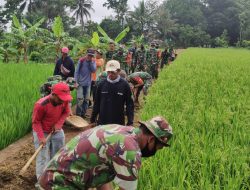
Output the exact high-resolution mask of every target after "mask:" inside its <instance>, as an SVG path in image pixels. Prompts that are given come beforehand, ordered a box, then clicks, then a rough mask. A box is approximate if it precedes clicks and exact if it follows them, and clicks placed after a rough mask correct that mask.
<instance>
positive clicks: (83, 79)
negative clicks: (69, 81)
mask: <svg viewBox="0 0 250 190" xmlns="http://www.w3.org/2000/svg"><path fill="white" fill-rule="evenodd" d="M95 70H96V63H95V61H87V60H86V58H81V59H80V60H79V61H78V64H77V68H76V72H75V80H76V82H77V83H78V84H79V85H80V86H90V85H91V73H94V72H95Z"/></svg>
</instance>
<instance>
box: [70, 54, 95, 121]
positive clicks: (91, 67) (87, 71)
mask: <svg viewBox="0 0 250 190" xmlns="http://www.w3.org/2000/svg"><path fill="white" fill-rule="evenodd" d="M94 56H95V51H94V50H93V49H88V50H87V55H86V56H85V57H82V58H80V60H79V61H78V64H77V68H76V72H75V80H76V88H77V107H76V115H78V116H81V117H85V113H86V110H87V108H88V102H89V96H90V86H91V73H94V72H95V70H96V63H95V61H94Z"/></svg>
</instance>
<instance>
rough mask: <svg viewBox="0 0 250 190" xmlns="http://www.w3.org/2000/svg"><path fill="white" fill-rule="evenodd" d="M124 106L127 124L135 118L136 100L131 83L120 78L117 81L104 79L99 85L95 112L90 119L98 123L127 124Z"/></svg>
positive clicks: (130, 123)
mask: <svg viewBox="0 0 250 190" xmlns="http://www.w3.org/2000/svg"><path fill="white" fill-rule="evenodd" d="M124 106H126V115H127V118H128V123H127V125H132V124H133V120H134V102H133V99H132V93H131V90H130V87H129V84H128V83H127V82H126V81H125V80H124V79H120V80H119V82H117V83H110V82H108V81H107V79H105V80H103V81H102V82H101V83H100V84H99V85H98V87H97V92H96V96H95V102H94V107H93V112H92V116H91V119H90V121H91V122H95V121H96V118H97V116H98V121H97V123H98V125H104V124H120V125H124V124H125V115H124Z"/></svg>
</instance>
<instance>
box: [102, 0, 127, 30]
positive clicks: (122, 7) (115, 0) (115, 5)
mask: <svg viewBox="0 0 250 190" xmlns="http://www.w3.org/2000/svg"><path fill="white" fill-rule="evenodd" d="M106 1H107V2H105V3H104V4H103V6H104V7H107V8H108V9H114V11H115V13H116V18H117V20H118V21H119V22H120V23H121V25H122V27H123V26H124V19H125V15H126V12H127V11H128V0H106Z"/></svg>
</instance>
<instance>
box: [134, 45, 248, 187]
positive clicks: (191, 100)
mask: <svg viewBox="0 0 250 190" xmlns="http://www.w3.org/2000/svg"><path fill="white" fill-rule="evenodd" d="M249 60H250V51H248V50H237V49H195V48H193V49H192V48H191V49H188V50H186V51H185V52H184V53H182V54H181V55H180V56H179V58H178V59H177V60H176V61H175V62H174V63H173V64H172V65H170V66H168V67H166V68H165V69H164V70H163V71H162V72H161V73H160V77H159V79H158V80H157V81H156V83H155V84H154V85H153V86H152V88H151V89H150V92H149V95H148V97H147V99H146V103H145V105H144V108H143V110H142V114H141V115H142V119H148V118H150V117H152V116H154V115H163V116H164V117H166V118H167V119H168V121H169V123H170V124H171V126H172V127H173V131H174V138H173V139H172V141H171V147H170V148H167V149H164V150H162V151H160V152H158V153H157V154H156V156H155V157H152V158H150V159H145V160H144V161H143V163H142V170H141V171H140V175H139V188H138V189H145V190H146V189H152V190H156V189H157V190H163V189H168V190H174V189H176V190H182V189H183V190H186V189H197V190H200V189H206V190H207V189H230V190H233V189H235V190H238V189H250V184H249V183H250V168H249V161H250V160H249V155H250V149H249V145H250V143H249V139H250V120H249V116H250V102H249V101H250V98H249V97H250V74H249V73H250V63H249Z"/></svg>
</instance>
